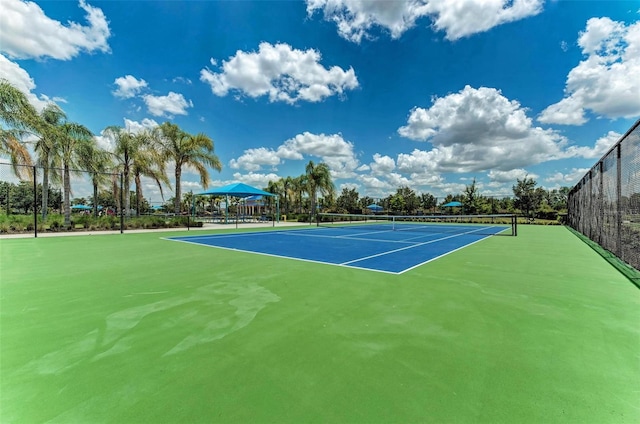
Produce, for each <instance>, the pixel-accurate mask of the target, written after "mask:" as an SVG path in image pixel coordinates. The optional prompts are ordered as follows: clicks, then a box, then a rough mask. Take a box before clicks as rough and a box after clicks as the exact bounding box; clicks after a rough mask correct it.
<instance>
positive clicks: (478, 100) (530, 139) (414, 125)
mask: <svg viewBox="0 0 640 424" xmlns="http://www.w3.org/2000/svg"><path fill="white" fill-rule="evenodd" d="M398 133H399V134H400V135H401V136H403V137H407V138H409V139H412V140H416V141H430V142H431V144H432V145H433V146H434V147H433V149H431V150H429V151H419V150H415V151H414V152H413V153H412V154H411V155H399V156H398V161H397V164H398V168H399V169H400V170H411V171H414V172H417V170H418V169H423V170H428V171H437V172H474V171H485V170H488V169H495V170H501V171H508V170H512V169H515V168H521V167H524V166H527V165H532V164H537V163H541V162H544V161H548V160H553V159H559V158H563V157H567V156H568V154H567V153H566V152H564V151H563V150H562V148H563V146H564V145H565V144H566V142H567V141H566V139H565V138H564V137H563V136H561V135H559V134H558V133H557V132H556V131H553V130H549V129H543V128H540V127H534V126H533V125H532V121H531V119H530V118H528V117H527V115H526V109H524V108H522V107H521V105H520V104H519V103H518V102H517V101H515V100H509V99H507V98H506V97H504V96H503V95H502V93H501V92H500V91H499V90H496V89H494V88H486V87H480V88H479V89H475V88H472V87H469V86H466V87H465V88H464V89H463V90H461V91H460V92H458V93H453V94H449V95H447V96H445V97H441V98H435V99H434V100H433V104H432V106H431V107H430V108H429V109H423V108H419V107H415V108H414V109H413V110H411V113H410V115H409V118H408V122H407V125H406V126H404V127H401V128H399V129H398Z"/></svg>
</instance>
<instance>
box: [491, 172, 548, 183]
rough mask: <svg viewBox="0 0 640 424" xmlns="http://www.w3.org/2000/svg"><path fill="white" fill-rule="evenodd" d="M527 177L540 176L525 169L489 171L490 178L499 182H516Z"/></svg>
mask: <svg viewBox="0 0 640 424" xmlns="http://www.w3.org/2000/svg"><path fill="white" fill-rule="evenodd" d="M525 177H527V178H533V179H534V180H535V179H536V178H538V175H536V174H532V173H529V172H527V171H526V170H524V169H511V170H509V171H496V170H493V169H492V170H491V171H489V179H490V180H491V181H492V182H497V183H515V182H516V181H517V180H522V179H524V178H525Z"/></svg>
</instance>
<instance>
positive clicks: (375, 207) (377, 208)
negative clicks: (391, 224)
mask: <svg viewBox="0 0 640 424" xmlns="http://www.w3.org/2000/svg"><path fill="white" fill-rule="evenodd" d="M367 209H369V210H370V211H373V212H380V211H381V210H382V209H384V208H383V207H382V206H380V205H369V206H367Z"/></svg>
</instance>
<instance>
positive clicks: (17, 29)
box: [0, 0, 111, 60]
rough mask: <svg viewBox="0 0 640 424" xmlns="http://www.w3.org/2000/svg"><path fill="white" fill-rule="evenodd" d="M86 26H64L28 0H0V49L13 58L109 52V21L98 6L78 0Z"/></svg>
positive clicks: (57, 57) (66, 56)
mask: <svg viewBox="0 0 640 424" xmlns="http://www.w3.org/2000/svg"><path fill="white" fill-rule="evenodd" d="M78 6H79V7H80V8H82V9H83V10H84V11H85V12H86V15H85V18H86V20H87V22H88V24H89V25H88V26H83V25H81V24H78V23H76V22H69V23H68V24H67V25H66V26H65V25H63V24H62V23H61V22H59V21H56V20H53V19H51V18H49V17H47V16H46V15H45V14H44V11H43V10H42V9H41V8H40V6H39V5H37V4H36V3H33V2H30V1H20V0H3V1H2V13H0V39H2V43H0V51H2V52H4V53H6V54H7V55H8V56H9V57H11V58H14V59H31V58H42V57H52V58H54V59H61V60H69V59H71V58H73V57H75V56H77V55H78V54H79V53H80V52H82V51H85V52H93V51H96V50H98V51H102V52H109V50H110V49H109V45H108V43H107V40H108V38H109V36H110V35H111V32H110V30H109V23H108V21H107V19H106V17H105V15H104V13H103V12H102V10H101V9H99V8H96V7H93V6H90V5H88V4H87V3H86V2H85V1H84V0H80V2H79V3H78Z"/></svg>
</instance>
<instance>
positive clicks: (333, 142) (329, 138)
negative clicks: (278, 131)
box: [277, 132, 360, 178]
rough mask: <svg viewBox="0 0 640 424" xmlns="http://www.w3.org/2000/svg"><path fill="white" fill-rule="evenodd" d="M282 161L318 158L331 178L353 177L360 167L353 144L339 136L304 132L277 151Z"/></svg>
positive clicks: (286, 142)
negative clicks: (326, 168)
mask: <svg viewBox="0 0 640 424" xmlns="http://www.w3.org/2000/svg"><path fill="white" fill-rule="evenodd" d="M277 155H278V157H280V158H282V159H292V160H302V159H304V155H310V156H316V157H319V158H320V159H321V160H322V162H324V163H326V164H327V166H329V169H330V170H331V176H332V177H333V178H350V177H353V176H354V175H355V174H354V171H355V170H356V169H357V168H358V166H359V165H360V164H359V162H358V159H357V158H356V156H355V153H354V151H353V144H352V143H350V142H348V141H345V140H344V139H343V138H342V135H340V134H332V135H325V134H312V133H309V132H304V133H302V134H298V135H296V136H295V137H294V138H291V139H289V140H287V141H285V142H284V143H283V144H282V145H280V146H279V147H278V149H277Z"/></svg>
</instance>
